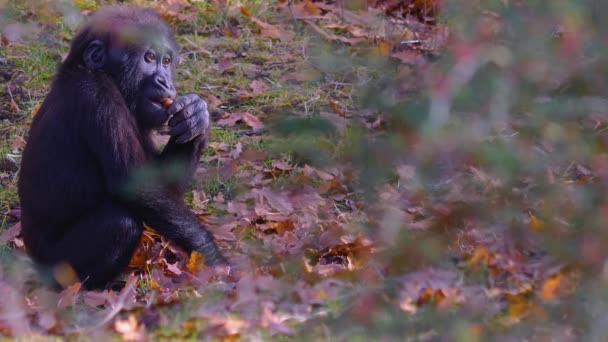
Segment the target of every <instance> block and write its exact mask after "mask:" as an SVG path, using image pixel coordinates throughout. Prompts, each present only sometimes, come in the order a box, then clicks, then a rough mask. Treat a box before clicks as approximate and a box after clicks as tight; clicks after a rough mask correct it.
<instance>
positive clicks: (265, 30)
mask: <svg viewBox="0 0 608 342" xmlns="http://www.w3.org/2000/svg"><path fill="white" fill-rule="evenodd" d="M250 19H251V21H253V22H254V23H256V25H258V26H259V27H260V28H261V29H262V30H261V33H262V34H263V35H265V36H267V37H269V38H272V39H277V40H290V39H292V38H293V35H292V34H291V33H289V32H287V31H285V30H283V29H279V28H278V27H276V26H274V25H272V24H269V23H267V22H265V21H262V20H260V19H258V18H255V17H251V18H250Z"/></svg>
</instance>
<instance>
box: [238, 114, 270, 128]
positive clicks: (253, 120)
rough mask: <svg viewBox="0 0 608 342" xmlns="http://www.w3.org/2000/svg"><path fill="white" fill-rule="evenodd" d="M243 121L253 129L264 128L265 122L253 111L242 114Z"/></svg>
mask: <svg viewBox="0 0 608 342" xmlns="http://www.w3.org/2000/svg"><path fill="white" fill-rule="evenodd" d="M241 118H242V120H243V122H244V123H245V124H246V125H247V126H249V127H251V128H253V129H261V128H264V124H263V123H262V122H261V121H260V119H258V117H257V116H255V115H253V114H251V113H247V112H245V113H243V114H242V116H241Z"/></svg>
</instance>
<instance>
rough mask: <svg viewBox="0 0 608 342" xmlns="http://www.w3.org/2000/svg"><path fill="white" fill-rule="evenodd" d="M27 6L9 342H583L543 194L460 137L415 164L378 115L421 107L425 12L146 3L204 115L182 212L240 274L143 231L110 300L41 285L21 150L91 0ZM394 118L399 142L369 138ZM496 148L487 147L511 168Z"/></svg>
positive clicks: (1, 222) (5, 153)
mask: <svg viewBox="0 0 608 342" xmlns="http://www.w3.org/2000/svg"><path fill="white" fill-rule="evenodd" d="M34 3H35V2H29V1H21V2H15V3H13V2H11V5H10V6H8V7H7V9H5V10H3V12H0V13H3V14H2V16H0V21H2V20H5V21H6V22H7V23H10V25H9V26H6V27H8V28H7V29H5V30H4V31H3V35H2V43H1V44H2V45H1V46H0V83H1V84H0V86H1V87H2V92H1V93H0V232H1V235H0V241H1V242H0V260H2V261H1V262H0V337H1V336H22V337H28V336H29V337H31V336H50V337H52V336H59V337H68V336H69V337H71V338H76V339H85V340H86V339H97V338H107V337H109V336H114V337H121V338H123V339H126V340H145V339H201V338H217V339H222V340H223V339H226V340H234V339H240V338H244V339H278V338H282V337H287V336H297V337H300V338H303V339H315V340H316V339H322V340H336V339H338V340H342V339H361V340H367V339H368V338H374V339H375V338H380V337H385V338H389V339H393V338H395V339H399V340H438V339H441V338H444V337H447V338H448V339H449V340H459V341H475V340H482V339H485V338H490V337H491V336H494V335H500V334H503V333H505V332H506V331H508V332H509V334H512V336H520V335H518V334H519V333H521V334H523V335H525V336H536V337H539V338H543V337H544V338H551V337H553V336H560V337H563V338H564V339H565V340H568V339H572V338H573V336H576V329H575V328H574V324H565V323H563V322H561V321H560V319H561V318H557V322H561V323H555V322H556V321H554V320H552V317H553V315H557V314H556V313H555V312H557V311H552V310H553V309H555V308H556V307H559V305H561V304H560V303H561V302H560V298H564V297H568V296H570V295H571V294H572V293H574V291H575V289H576V287H577V285H576V284H577V281H578V279H579V278H580V273H579V272H578V271H577V269H576V268H573V267H570V265H572V264H571V263H564V262H561V261H558V259H557V258H550V257H548V256H547V253H546V251H545V249H541V248H538V247H537V245H536V244H535V243H536V241H537V239H538V237H537V236H536V235H534V234H536V233H537V232H539V231H543V229H545V226H546V222H545V220H544V218H542V217H541V216H540V215H538V214H536V213H537V211H536V210H537V208H538V202H534V201H533V200H532V199H530V200H528V197H526V196H527V195H526V196H524V195H522V196H521V197H518V194H522V193H526V194H527V191H529V188H530V186H529V182H528V183H526V180H523V181H521V182H519V183H518V182H515V181H513V182H511V181H509V180H505V178H501V177H503V174H501V173H500V172H496V173H492V172H490V171H489V169H488V168H485V169H484V167H483V166H482V163H478V162H472V161H471V160H470V158H469V155H468V154H466V153H464V152H463V151H461V150H456V149H453V148H452V147H451V145H450V142H452V141H457V139H458V138H455V136H456V135H458V134H465V135H466V133H458V132H456V133H454V136H452V135H449V136H448V137H447V138H446V139H447V140H446V141H447V142H446V143H445V144H444V145H442V146H443V147H442V148H439V149H438V150H439V151H440V152H435V151H433V152H428V153H430V155H433V156H437V158H436V159H437V160H436V161H437V162H436V163H435V161H433V160H435V158H428V159H430V160H431V161H430V164H429V160H427V159H425V158H422V157H420V156H421V155H424V154H423V152H420V151H422V150H421V149H419V150H417V151H418V152H417V153H422V154H416V155H415V157H414V156H413V154H412V155H411V156H412V157H410V155H409V151H410V150H409V149H408V148H407V146H410V144H411V145H412V146H413V145H416V146H420V142H421V141H422V138H420V137H419V136H418V135H417V134H415V133H414V132H413V130H416V129H417V127H419V126H417V120H419V119H418V118H417V115H418V113H419V112H418V111H417V110H416V109H412V110H411V116H410V117H408V119H407V120H411V121H408V122H409V123H412V124H411V125H409V124H404V123H403V121H399V120H392V119H391V116H390V115H389V114H387V113H390V112H391V110H394V108H396V106H399V105H401V104H402V103H403V101H404V100H405V99H410V98H416V97H417V96H420V94H421V93H422V92H423V90H424V89H425V88H426V87H427V86H428V83H429V78H428V77H423V76H422V71H421V70H424V69H425V68H426V67H427V66H428V65H429V64H432V63H434V61H435V60H436V59H437V58H438V57H440V56H441V54H442V51H443V50H444V49H445V48H446V44H448V43H449V36H450V25H449V24H451V23H450V22H449V20H448V21H447V23H443V22H442V21H441V20H440V19H438V18H437V13H436V8H435V7H434V5H433V3H434V2H433V1H375V2H374V1H369V3H377V6H370V7H369V8H367V6H366V7H365V8H363V7H362V8H356V4H358V3H367V2H366V1H363V2H360V1H359V2H357V1H352V2H348V1H347V2H346V3H347V4H348V6H351V7H348V6H346V5H340V4H339V3H340V2H333V1H314V2H313V1H277V2H274V1H272V2H271V1H268V2H266V1H241V2H240V3H239V2H235V1H209V2H195V1H184V0H172V1H167V2H138V3H143V4H146V5H148V6H152V7H154V8H155V9H156V10H158V11H159V13H161V14H162V15H163V16H164V17H165V18H166V19H167V20H168V21H169V22H170V23H171V24H172V25H173V26H174V27H175V28H176V32H177V38H178V41H179V43H180V45H181V47H182V52H181V55H180V58H179V61H178V63H179V64H178V76H177V77H178V94H180V93H197V94H199V95H200V96H201V97H202V98H204V99H206V100H207V102H208V103H209V107H210V112H211V115H212V117H213V119H214V123H213V129H212V134H211V138H210V144H209V149H208V150H207V151H206V152H205V154H204V155H203V157H202V159H201V163H200V166H199V169H198V170H197V175H196V178H195V182H194V184H193V189H192V191H189V192H188V193H187V195H186V197H185V200H186V202H187V203H188V205H189V206H190V207H191V209H192V211H193V212H194V213H196V214H197V216H198V217H199V219H200V221H201V222H202V223H204V224H205V225H207V227H209V229H210V230H211V231H212V232H213V234H214V235H215V237H216V240H217V241H218V244H219V246H220V248H221V249H222V250H223V251H225V253H226V256H227V257H228V258H229V259H230V261H231V264H232V267H231V269H230V271H228V270H226V269H220V270H217V269H208V268H207V267H206V266H204V264H203V262H202V259H201V257H200V255H197V254H192V255H187V254H186V253H184V252H183V251H181V250H180V249H178V248H177V247H175V246H174V245H173V244H171V243H170V242H168V241H167V240H165V239H164V238H163V237H161V236H159V235H158V234H156V233H155V232H154V231H153V230H147V231H146V232H145V234H144V237H143V238H142V242H141V244H140V246H139V248H138V251H137V253H136V254H135V255H134V257H133V259H132V261H131V265H130V267H129V269H128V270H126V271H125V274H124V276H123V277H121V280H123V281H121V282H118V283H117V284H116V286H114V287H113V288H112V289H108V290H104V291H84V290H81V288H80V284H79V283H73V284H68V286H67V287H66V288H65V290H63V291H62V292H55V291H52V290H50V289H47V288H45V287H42V286H41V285H40V283H39V281H38V280H37V278H36V274H35V272H34V271H33V269H32V266H31V262H30V261H29V260H28V258H27V257H25V256H24V246H23V241H22V240H21V239H20V236H19V227H20V226H19V200H18V197H17V194H16V181H17V177H18V170H19V159H20V155H21V152H22V150H23V147H24V146H25V143H26V141H27V131H28V125H29V124H30V123H31V119H32V117H33V116H34V115H35V114H36V111H37V109H38V108H39V106H40V103H41V101H42V100H43V99H44V96H45V94H46V92H47V91H48V89H49V85H50V82H51V80H52V76H53V74H54V72H55V70H56V68H57V65H58V63H60V62H61V60H62V58H63V57H64V56H65V55H66V53H67V51H68V47H69V44H70V39H71V38H72V37H73V35H74V33H75V29H76V27H77V24H78V21H79V20H80V19H82V18H83V17H85V16H86V15H88V14H89V13H90V12H91V11H94V10H95V9H97V8H99V7H101V6H102V5H100V4H99V3H95V2H89V1H76V2H74V6H75V7H69V8H67V7H66V6H64V5H58V4H59V3H57V4H54V3H53V2H45V4H44V5H34ZM103 3H104V4H103V5H105V2H103ZM492 23H493V22H488V23H486V24H488V25H487V26H491V24H492ZM388 76H390V77H388ZM69 100H70V99H66V101H69ZM387 108H388V109H387ZM408 108H409V107H408ZM395 127H397V131H398V133H397V134H395V135H394V136H392V137H393V138H392V139H393V140H398V141H400V142H402V143H404V146H406V148H404V149H395V148H394V146H393V145H390V144H388V145H390V146H388V145H387V146H384V145H383V144H373V143H369V144H368V143H365V141H379V140H380V139H383V137H384V136H385V134H386V132H387V131H390V130H391V129H395ZM461 132H465V131H461ZM510 134H513V131H509V130H507V129H505V130H504V131H501V132H499V133H498V134H497V137H498V136H502V137H506V136H509V135H510ZM362 137H364V138H362ZM484 138H485V137H484ZM450 139H455V140H450ZM157 140H158V143H159V144H160V145H162V144H164V143H165V142H166V137H165V136H162V135H159V136H158V137H157ZM490 140H491V139H490ZM388 141H389V142H391V141H392V140H388ZM425 151H427V149H425ZM429 151H430V150H429ZM497 151H498V152H497ZM501 151H502V150H500V149H497V150H493V149H488V150H487V151H486V152H487V153H486V154H484V156H485V157H486V158H487V159H488V160H490V159H492V158H502V157H505V158H507V159H508V156H507V155H506V154H504V155H500V154H499V153H501ZM412 153H413V152H412ZM424 153H426V152H424ZM390 154H403V155H402V156H401V157H402V158H399V159H398V160H395V159H393V158H392V157H390V156H389V157H387V158H386V160H387V161H386V164H387V165H385V166H387V167H390V168H391V171H390V172H388V173H386V172H385V170H384V169H383V168H382V167H380V166H377V165H376V164H374V163H382V162H383V158H384V156H385V155H390ZM559 167H561V168H559ZM559 167H558V166H556V167H555V168H554V169H551V170H552V171H551V174H552V175H553V174H555V175H557V176H556V177H557V178H558V180H563V182H564V183H567V184H568V186H576V185H577V184H583V183H585V182H586V181H587V179H588V178H591V172H590V171H589V170H588V169H587V168H586V167H584V166H583V165H579V164H577V163H566V164H563V165H560V166H559ZM427 170H431V171H429V172H430V173H432V174H433V177H432V182H431V183H432V186H431V187H430V189H431V190H428V189H429V188H427V187H425V186H423V185H421V184H422V183H424V181H425V180H427V178H426V175H425V174H424V172H426V171H427ZM543 170H545V169H543ZM547 172H548V171H547ZM421 173H422V174H421ZM387 175H388V176H387ZM545 175H546V173H545V174H543V177H544V176H545ZM505 177H506V176H505ZM547 177H553V176H547ZM553 181H555V177H554V179H553ZM506 183H509V184H510V186H509V190H508V191H509V195H508V196H510V197H509V198H508V199H505V197H501V196H503V195H504V192H503V190H504V187H505V186H504V184H506ZM505 196H506V195H505ZM524 197H525V199H522V198H524ZM486 206H494V207H503V206H504V207H509V208H511V209H513V208H515V209H513V210H512V212H514V214H513V216H514V217H515V219H509V220H502V221H501V220H498V219H496V217H492V219H489V218H488V216H489V215H488V213H487V212H483V213H479V210H477V209H480V208H485V207H486ZM475 208H477V209H475ZM492 220H494V221H493V223H494V225H489V224H487V222H488V221H492ZM507 226H508V227H509V228H512V227H513V226H517V228H516V232H517V234H515V235H513V234H509V233H508V232H507V228H506V227H507ZM152 228H153V227H152ZM513 236H515V237H513ZM584 241H587V240H584ZM587 242H588V243H589V245H591V247H589V248H596V249H597V248H598V247H597V246H596V247H594V246H595V245H594V244H593V243H592V242H591V241H587ZM586 246H588V245H586ZM599 248H601V247H599ZM588 251H589V253H591V254H590V255H588V257H589V258H594V257H595V254H593V253H596V250H595V249H591V250H588ZM598 253H599V252H598ZM60 276H61V275H60ZM560 310H561V307H560ZM559 312H562V311H559ZM560 317H562V318H563V317H566V316H565V314H563V312H562V316H560ZM569 317H572V316H569ZM523 322H525V323H533V324H532V325H533V326H534V328H531V330H526V329H528V328H527V327H528V325H525V324H524V323H523ZM524 327H526V328H525V329H524ZM523 335H522V336H523ZM514 338H515V337H514Z"/></svg>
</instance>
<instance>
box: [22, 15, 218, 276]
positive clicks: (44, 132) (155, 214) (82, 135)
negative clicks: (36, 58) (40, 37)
mask: <svg viewBox="0 0 608 342" xmlns="http://www.w3.org/2000/svg"><path fill="white" fill-rule="evenodd" d="M148 49H152V50H151V51H157V54H156V55H154V59H153V60H152V59H151V58H147V57H146V56H152V55H146V56H144V54H145V53H146V51H147V50H148ZM176 50H177V44H176V43H175V40H174V38H173V33H172V31H171V29H170V28H169V27H168V26H167V25H166V23H165V22H164V21H163V20H162V19H160V17H159V16H158V15H157V14H156V13H154V12H153V11H151V10H146V9H141V8H136V7H134V8H117V7H111V8H107V9H104V10H102V11H100V12H98V13H96V14H95V15H93V17H92V18H91V19H90V21H89V23H88V24H87V25H86V26H85V27H83V29H82V30H81V31H80V33H78V35H77V36H76V37H75V38H74V40H73V42H72V45H71V49H70V52H69V55H68V56H67V58H66V59H65V61H64V62H63V63H62V64H61V65H60V67H59V69H58V72H57V75H56V76H55V79H54V81H53V84H52V86H51V90H50V92H49V94H48V96H47V97H46V99H45V100H44V102H43V104H42V106H41V107H40V110H39V111H38V113H37V114H36V116H35V118H34V120H33V123H32V127H31V129H30V133H29V138H28V143H27V146H26V148H25V150H24V153H23V160H22V165H21V172H20V179H19V197H20V200H21V207H22V235H23V238H24V242H25V245H26V249H27V252H28V253H29V254H30V255H31V256H32V258H33V259H34V261H36V262H37V263H38V264H40V265H44V266H50V267H52V266H54V265H57V264H58V263H62V262H67V263H69V264H70V265H71V266H72V267H73V268H74V269H75V270H76V272H77V274H78V276H79V277H80V278H81V280H82V281H84V285H85V286H86V287H87V288H98V287H102V286H104V284H106V283H107V282H108V281H109V280H111V279H112V278H114V277H116V276H117V275H118V274H119V273H120V272H121V271H122V270H123V269H124V268H125V267H126V265H127V263H128V262H129V259H130V257H131V255H132V254H133V250H134V248H135V247H136V245H137V243H138V241H139V239H140V237H141V234H142V229H143V222H145V223H146V224H148V225H149V226H151V227H153V228H154V229H156V230H157V231H158V232H159V233H161V234H163V235H164V236H166V237H168V238H169V239H171V240H172V241H174V242H175V243H177V244H178V245H179V246H181V247H183V248H184V249H186V250H188V251H193V250H195V251H199V252H201V253H203V255H205V257H206V261H207V264H210V265H212V264H217V263H224V262H225V261H224V258H223V257H222V255H221V253H220V252H219V250H218V249H217V247H216V245H215V243H214V242H213V237H212V236H211V234H210V233H209V232H208V231H207V230H206V229H205V228H204V227H203V226H201V225H200V223H199V222H198V220H197V219H196V217H195V216H194V215H193V214H192V213H191V212H190V210H189V209H188V207H187V206H186V205H185V204H184V202H183V193H184V191H185V189H186V187H187V185H188V183H189V181H190V180H191V178H192V175H193V173H194V170H195V169H196V165H197V163H198V161H199V158H200V155H201V152H202V150H203V149H204V148H205V146H206V142H207V135H208V128H209V115H208V113H207V108H206V104H205V103H204V101H202V100H201V99H200V98H198V96H196V95H187V96H184V97H181V98H178V99H176V100H175V101H174V103H173V105H172V106H171V107H170V108H169V109H168V110H167V109H164V108H162V107H160V106H159V105H158V104H156V103H155V101H156V100H159V99H161V98H163V97H165V96H171V97H174V95H175V90H174V88H173V77H174V74H175V72H174V63H172V62H171V63H170V64H167V65H165V64H164V61H166V60H165V59H163V61H161V62H160V63H159V62H158V58H165V57H163V56H167V58H169V57H172V56H173V55H172V54H173V53H174V52H175V51H176ZM155 53H156V52H155ZM167 60H170V59H167ZM171 114H173V117H172V119H171V120H170V122H169V125H170V126H172V137H171V139H170V140H169V143H168V144H167V146H166V147H165V148H164V150H163V151H162V152H160V151H158V150H157V149H156V148H155V147H154V145H153V143H152V141H151V138H150V135H151V133H152V131H153V130H154V129H157V128H159V126H161V125H162V124H163V123H164V122H165V121H166V120H167V118H169V116H170V115H171ZM176 165H181V168H178V170H179V172H177V174H176V172H175V170H176Z"/></svg>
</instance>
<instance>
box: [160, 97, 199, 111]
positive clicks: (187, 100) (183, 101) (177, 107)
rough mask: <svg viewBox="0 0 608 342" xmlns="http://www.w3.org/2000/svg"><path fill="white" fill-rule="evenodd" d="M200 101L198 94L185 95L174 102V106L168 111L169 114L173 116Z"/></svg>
mask: <svg viewBox="0 0 608 342" xmlns="http://www.w3.org/2000/svg"><path fill="white" fill-rule="evenodd" d="M198 100H200V98H199V97H198V96H197V95H196V94H189V95H184V96H182V97H180V98H178V99H177V100H175V101H173V104H172V105H171V106H170V107H169V109H167V114H168V115H173V114H175V113H177V112H179V111H181V110H182V109H184V108H185V107H186V106H188V105H190V104H191V103H194V102H196V101H198Z"/></svg>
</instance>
